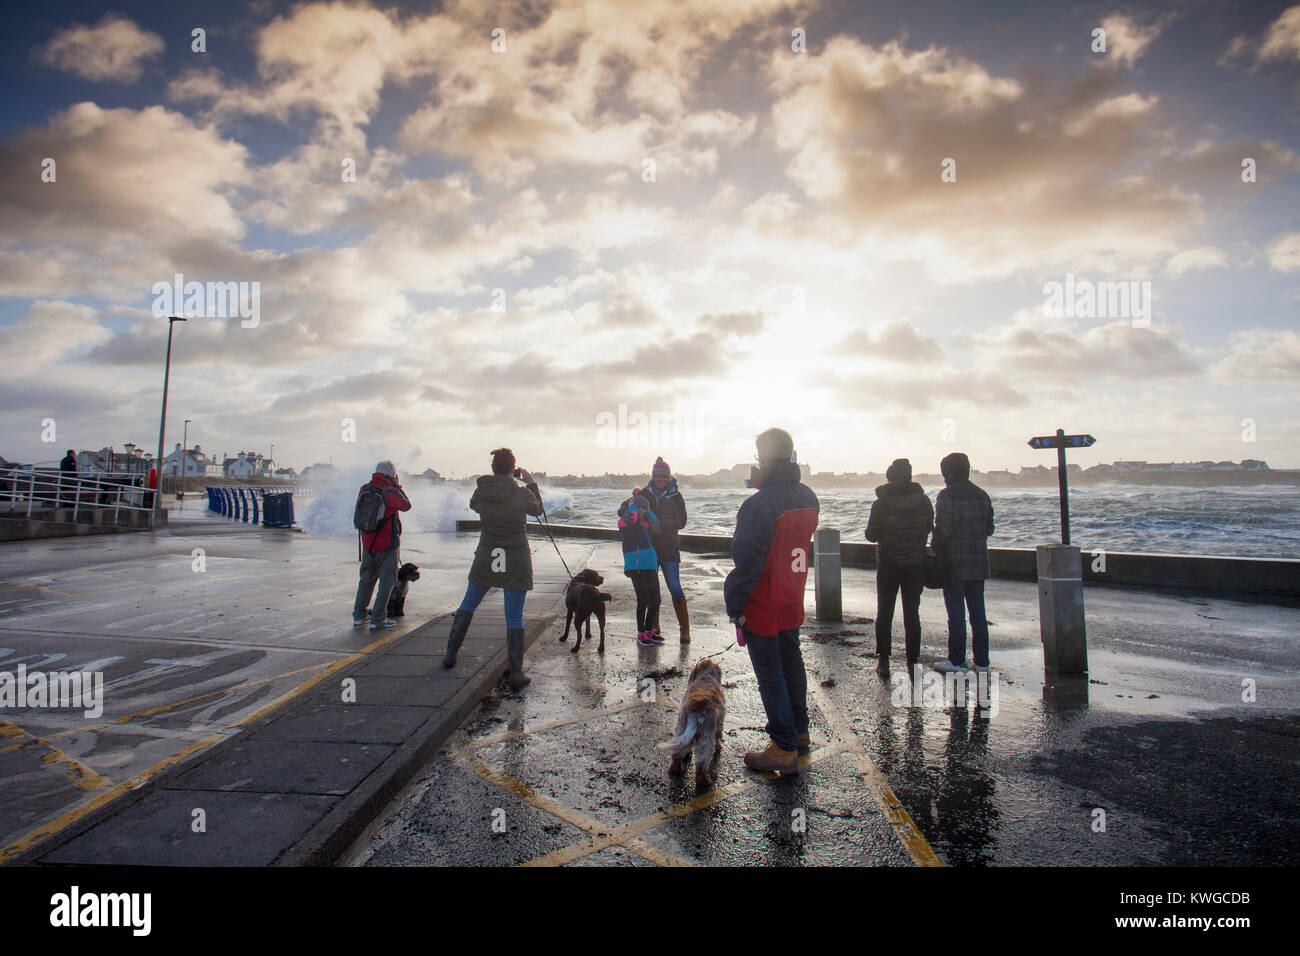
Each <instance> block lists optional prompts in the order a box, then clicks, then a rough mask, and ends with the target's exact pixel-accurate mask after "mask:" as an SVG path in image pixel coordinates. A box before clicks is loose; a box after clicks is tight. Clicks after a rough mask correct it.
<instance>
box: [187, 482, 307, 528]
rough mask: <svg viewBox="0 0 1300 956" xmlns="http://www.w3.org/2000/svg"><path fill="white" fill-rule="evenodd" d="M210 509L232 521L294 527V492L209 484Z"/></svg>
mask: <svg viewBox="0 0 1300 956" xmlns="http://www.w3.org/2000/svg"><path fill="white" fill-rule="evenodd" d="M206 490H207V492H208V510H209V511H215V512H216V513H217V514H219V515H222V516H223V517H226V518H229V519H231V520H232V521H243V522H248V521H249V518H250V511H251V513H252V514H251V518H252V522H251V523H252V524H261V525H262V526H263V527H266V528H290V527H293V492H291V491H278V492H272V491H267V489H265V488H247V489H245V488H242V487H231V486H228V485H208V486H207V489H206Z"/></svg>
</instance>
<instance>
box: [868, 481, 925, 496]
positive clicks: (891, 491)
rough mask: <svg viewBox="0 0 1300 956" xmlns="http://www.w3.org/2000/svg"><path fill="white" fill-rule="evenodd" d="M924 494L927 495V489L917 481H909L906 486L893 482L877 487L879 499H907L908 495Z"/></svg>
mask: <svg viewBox="0 0 1300 956" xmlns="http://www.w3.org/2000/svg"><path fill="white" fill-rule="evenodd" d="M923 494H925V489H924V488H922V487H921V486H920V485H918V484H917V483H916V482H915V481H909V482H908V483H907V484H905V485H897V484H894V483H893V482H892V481H891V482H886V483H885V484H883V485H878V486H877V487H876V497H877V498H905V497H907V496H908V495H923Z"/></svg>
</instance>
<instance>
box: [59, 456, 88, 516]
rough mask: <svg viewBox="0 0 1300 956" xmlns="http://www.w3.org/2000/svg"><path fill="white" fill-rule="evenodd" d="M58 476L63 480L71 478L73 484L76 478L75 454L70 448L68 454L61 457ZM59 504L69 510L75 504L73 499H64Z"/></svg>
mask: <svg viewBox="0 0 1300 956" xmlns="http://www.w3.org/2000/svg"><path fill="white" fill-rule="evenodd" d="M59 475H60V477H61V478H64V479H68V478H71V479H73V481H74V483H75V480H76V477H77V453H76V452H75V451H74V450H73V449H71V448H69V449H68V453H67V454H66V455H64V456H63V460H62V461H61V462H59ZM61 504H62V505H63V507H65V508H71V507H72V506H73V505H75V504H76V499H75V497H73V498H64V499H63V501H62V502H61ZM87 504H94V502H93V501H89V502H87Z"/></svg>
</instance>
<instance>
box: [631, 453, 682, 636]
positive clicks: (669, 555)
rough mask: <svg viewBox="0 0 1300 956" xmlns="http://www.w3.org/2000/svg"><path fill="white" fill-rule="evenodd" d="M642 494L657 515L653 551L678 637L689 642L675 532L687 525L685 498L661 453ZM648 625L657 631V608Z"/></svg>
mask: <svg viewBox="0 0 1300 956" xmlns="http://www.w3.org/2000/svg"><path fill="white" fill-rule="evenodd" d="M641 494H643V495H645V498H646V501H648V502H649V503H650V508H651V510H652V511H654V513H655V515H656V516H658V518H659V531H658V533H656V534H655V535H654V546H655V554H656V555H657V556H658V558H659V567H660V568H661V569H662V570H663V575H664V584H666V585H668V594H669V595H670V596H671V597H672V599H673V610H674V611H675V612H676V613H677V633H678V635H679V638H678V640H679V641H680V642H681V643H682V644H689V643H690V642H691V618H690V615H689V614H688V613H687V610H686V592H685V591H683V590H682V581H681V567H682V565H681V560H682V549H681V542H680V541H679V540H678V538H677V532H678V531H680V530H681V529H682V528H684V527H685V526H686V499H685V498H683V497H682V493H681V492H680V491H678V490H677V479H676V478H674V477H673V473H672V469H670V468H669V467H668V463H667V462H665V461H664V460H663V457H662V456H661V457H659V458H657V459H656V460H655V463H654V467H653V468H652V469H651V470H650V484H648V485H646V486H645V487H644V488H642V489H641ZM650 629H651V630H653V631H654V632H655V634H656V636H658V635H659V611H658V609H656V610H655V616H654V620H653V621H652V622H651V627H650Z"/></svg>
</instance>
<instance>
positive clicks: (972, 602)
mask: <svg viewBox="0 0 1300 956" xmlns="http://www.w3.org/2000/svg"><path fill="white" fill-rule="evenodd" d="M943 603H944V604H946V605H948V660H949V661H950V662H951V663H953V664H965V663H966V609H967V608H969V609H970V631H971V639H970V644H971V651H972V653H973V654H974V655H975V664H976V666H978V667H988V666H989V622H988V618H986V617H985V616H984V582H983V581H953V582H951V583H949V584H945V585H944V586H943ZM963 605H965V606H964V607H963Z"/></svg>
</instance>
